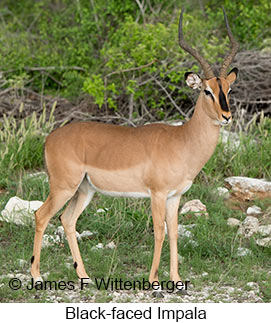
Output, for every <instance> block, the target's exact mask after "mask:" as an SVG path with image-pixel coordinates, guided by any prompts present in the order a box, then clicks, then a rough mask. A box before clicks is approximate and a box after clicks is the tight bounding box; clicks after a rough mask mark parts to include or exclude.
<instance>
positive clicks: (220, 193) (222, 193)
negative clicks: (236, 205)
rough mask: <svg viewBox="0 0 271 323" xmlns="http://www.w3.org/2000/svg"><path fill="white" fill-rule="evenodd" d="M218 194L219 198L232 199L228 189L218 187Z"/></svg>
mask: <svg viewBox="0 0 271 323" xmlns="http://www.w3.org/2000/svg"><path fill="white" fill-rule="evenodd" d="M217 194H218V196H220V197H223V198H224V199H225V200H227V199H228V198H230V192H229V190H228V189H227V188H226V187H218V188H217Z"/></svg>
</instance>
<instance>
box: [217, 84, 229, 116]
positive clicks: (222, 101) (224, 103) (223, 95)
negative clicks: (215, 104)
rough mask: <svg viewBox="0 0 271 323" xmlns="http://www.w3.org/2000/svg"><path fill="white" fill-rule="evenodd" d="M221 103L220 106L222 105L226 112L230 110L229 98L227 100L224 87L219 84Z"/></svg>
mask: <svg viewBox="0 0 271 323" xmlns="http://www.w3.org/2000/svg"><path fill="white" fill-rule="evenodd" d="M218 98H219V103H220V106H221V109H222V110H223V111H226V112H229V111H230V110H229V107H228V103H227V100H226V97H225V94H224V92H223V90H222V87H221V85H219V97H218Z"/></svg>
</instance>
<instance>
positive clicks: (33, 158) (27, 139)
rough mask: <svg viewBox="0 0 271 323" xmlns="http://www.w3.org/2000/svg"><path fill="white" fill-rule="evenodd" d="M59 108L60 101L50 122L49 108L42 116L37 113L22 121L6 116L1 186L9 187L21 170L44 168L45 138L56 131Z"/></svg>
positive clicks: (1, 133) (0, 136)
mask: <svg viewBox="0 0 271 323" xmlns="http://www.w3.org/2000/svg"><path fill="white" fill-rule="evenodd" d="M55 106H56V102H55V104H54V105H53V107H52V110H51V113H50V117H49V120H46V109H45V108H44V109H43V113H42V115H40V117H37V115H36V114H35V113H33V115H32V116H31V117H28V118H26V119H22V120H19V121H18V120H16V119H15V118H8V117H6V116H4V119H3V123H2V124H0V172H1V179H0V186H6V184H7V181H8V180H9V179H10V178H11V177H12V176H14V175H17V174H18V172H20V171H23V170H27V169H33V168H38V167H42V166H43V145H44V138H45V136H46V135H47V134H48V133H49V132H50V131H52V129H53V126H54V116H53V113H54V109H55ZM21 109H23V106H22V107H21Z"/></svg>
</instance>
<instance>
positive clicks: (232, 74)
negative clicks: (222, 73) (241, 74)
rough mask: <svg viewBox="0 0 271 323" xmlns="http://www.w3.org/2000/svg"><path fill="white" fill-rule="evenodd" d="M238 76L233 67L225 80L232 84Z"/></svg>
mask: <svg viewBox="0 0 271 323" xmlns="http://www.w3.org/2000/svg"><path fill="white" fill-rule="evenodd" d="M237 75H238V68H236V67H234V68H233V69H232V70H231V71H230V72H229V73H228V75H227V78H226V80H227V81H228V82H229V83H230V84H232V83H233V82H235V80H236V78H237Z"/></svg>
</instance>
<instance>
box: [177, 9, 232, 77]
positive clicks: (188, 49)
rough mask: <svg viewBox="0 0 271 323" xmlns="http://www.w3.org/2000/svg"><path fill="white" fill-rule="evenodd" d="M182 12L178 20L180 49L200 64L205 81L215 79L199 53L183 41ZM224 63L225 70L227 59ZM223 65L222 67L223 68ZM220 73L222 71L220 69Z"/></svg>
mask: <svg viewBox="0 0 271 323" xmlns="http://www.w3.org/2000/svg"><path fill="white" fill-rule="evenodd" d="M183 12H184V9H182V11H181V15H180V20H179V45H180V46H181V48H182V49H184V50H185V51H186V52H188V53H189V54H191V55H192V56H193V57H195V59H196V60H197V61H198V62H199V63H200V65H201V67H202V69H203V71H204V74H205V77H206V79H207V80H208V79H211V78H213V77H215V75H214V73H213V71H212V69H211V66H210V65H209V63H208V62H207V61H206V60H205V59H204V58H203V57H202V56H201V55H200V54H199V52H198V51H197V50H195V49H194V48H192V47H190V46H189V45H188V44H187V43H186V42H185V40H184V37H183ZM231 36H232V35H231ZM225 62H226V60H225ZM225 62H224V65H225V66H226V69H227V66H228V58H227V65H226V64H225ZM230 62H231V61H230ZM224 65H223V67H224ZM221 71H222V69H221Z"/></svg>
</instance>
